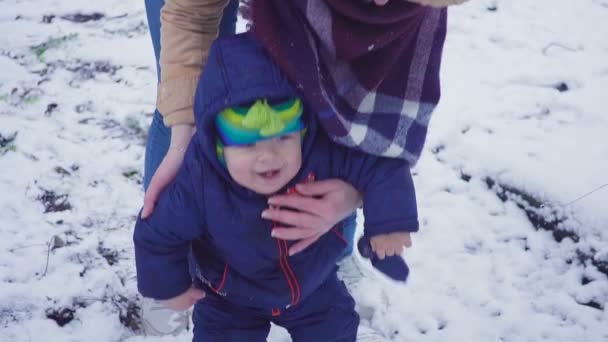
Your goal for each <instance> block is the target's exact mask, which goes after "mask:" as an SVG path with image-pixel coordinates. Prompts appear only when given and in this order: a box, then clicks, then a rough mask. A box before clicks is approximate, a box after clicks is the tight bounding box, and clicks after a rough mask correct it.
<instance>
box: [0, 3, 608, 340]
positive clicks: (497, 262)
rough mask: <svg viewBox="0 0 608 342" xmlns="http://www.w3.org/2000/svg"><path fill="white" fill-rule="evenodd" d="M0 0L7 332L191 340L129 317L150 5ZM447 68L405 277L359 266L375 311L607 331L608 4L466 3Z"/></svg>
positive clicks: (472, 327)
mask: <svg viewBox="0 0 608 342" xmlns="http://www.w3.org/2000/svg"><path fill="white" fill-rule="evenodd" d="M0 6H1V8H2V11H0V32H2V35H1V36H0V70H1V72H0V123H1V124H0V169H1V170H2V172H0V194H1V195H0V340H1V341H100V342H102V341H103V342H105V341H124V340H126V341H130V342H146V341H174V340H177V341H189V340H190V338H191V337H190V335H189V334H183V335H181V336H179V337H178V338H177V339H173V338H164V339H163V338H156V339H155V338H144V337H141V336H139V335H138V334H137V333H136V332H135V331H134V330H133V329H131V328H134V327H135V325H136V323H137V318H136V317H135V316H134V314H135V313H136V312H137V310H136V306H137V305H138V295H137V291H136V284H135V277H134V264H133V253H132V246H131V232H132V227H133V223H134V216H135V214H136V213H137V210H138V209H139V207H140V206H141V203H142V196H143V193H142V189H141V178H142V166H143V144H144V141H145V135H146V129H147V126H148V124H149V121H150V118H151V113H152V111H153V106H154V96H155V85H156V81H155V80H156V71H155V69H154V61H153V53H152V46H151V43H150V39H149V36H148V32H147V27H146V24H145V11H144V8H143V1H135V2H132V1H118V0H112V1H109V0H107V1H103V2H98V1H96V2H90V3H89V2H82V1H75V0H62V1H59V0H36V1H34V0H2V1H0ZM79 15H80V16H79ZM442 82H443V83H442V89H443V98H442V102H441V104H440V106H439V107H438V109H437V111H436V113H435V116H434V118H433V120H432V125H431V130H430V136H429V139H428V142H427V145H426V151H425V153H424V156H423V157H422V159H421V161H420V163H419V164H418V165H417V167H416V169H415V170H414V171H415V173H416V177H415V181H416V186H417V190H418V200H419V207H420V213H421V216H422V217H421V222H422V224H423V226H422V228H421V230H420V232H419V233H418V234H416V236H415V241H414V247H413V248H412V249H410V250H408V251H407V252H406V254H405V256H406V258H407V260H408V262H409V264H410V267H411V269H412V273H411V276H410V280H409V282H408V285H407V286H402V285H395V284H392V283H390V282H388V281H387V280H385V279H383V278H380V277H379V276H377V275H375V274H373V271H372V270H371V268H370V267H369V266H368V265H367V264H365V263H364V264H363V267H364V268H365V271H366V272H368V273H370V277H368V278H365V279H363V280H362V282H361V283H360V284H359V285H358V286H356V287H355V288H354V291H353V295H354V296H355V298H356V299H357V301H358V303H359V305H360V307H361V313H362V316H363V318H364V320H365V324H366V325H370V326H372V327H374V328H375V329H377V330H379V331H381V332H382V333H383V334H384V335H385V336H386V337H387V338H389V339H392V340H394V341H445V340H450V341H484V342H485V341H513V342H520V341H543V340H546V341H568V342H570V341H593V342H601V341H608V313H607V306H608V277H607V273H608V206H607V205H606V203H608V185H607V184H608V138H606V131H607V130H608V115H607V114H608V111H607V110H606V109H605V107H606V104H608V1H607V0H578V1H572V0H534V1H530V0H508V1H506V0H504V1H498V0H496V1H491V0H476V1H471V2H469V3H467V4H465V5H463V6H460V7H457V8H454V9H452V10H451V12H450V18H449V32H448V40H447V42H446V47H445V53H444V64H443V69H442ZM585 195H586V196H585ZM285 339H286V334H285V332H284V331H282V330H281V329H277V328H273V330H272V332H271V337H270V341H274V342H278V341H283V340H285Z"/></svg>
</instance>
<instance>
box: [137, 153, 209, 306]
mask: <svg viewBox="0 0 608 342" xmlns="http://www.w3.org/2000/svg"><path fill="white" fill-rule="evenodd" d="M195 150H196V146H194V145H193V144H191V145H190V147H189V148H188V151H187V152H186V156H185V161H184V163H183V164H182V166H181V168H180V170H179V172H178V174H177V177H176V178H175V179H174V180H173V182H172V183H170V184H169V186H167V188H166V189H165V190H164V191H163V192H162V193H161V195H160V197H159V199H158V203H157V204H156V208H155V209H154V212H153V213H152V215H150V216H149V217H148V218H146V219H142V218H141V217H138V219H137V223H136V225H135V231H134V234H133V241H134V244H135V261H136V267H137V285H138V289H139V292H140V293H141V294H142V295H144V296H146V297H152V298H155V299H170V298H173V297H176V296H178V295H180V294H182V293H184V292H186V290H188V289H189V288H190V286H191V284H192V278H191V276H190V273H189V271H188V253H189V251H190V241H192V240H193V239H195V238H196V237H198V236H200V235H201V234H202V232H203V227H204V218H203V211H202V210H201V205H200V204H199V203H201V199H202V194H201V193H202V188H203V186H202V179H203V175H202V174H201V172H202V171H201V167H200V165H199V163H198V161H197V160H196V153H195Z"/></svg>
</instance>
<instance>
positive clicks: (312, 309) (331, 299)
mask: <svg viewBox="0 0 608 342" xmlns="http://www.w3.org/2000/svg"><path fill="white" fill-rule="evenodd" d="M274 322H275V323H276V324H278V325H281V326H283V327H284V328H286V329H287V330H288V331H289V334H290V335H291V338H292V340H293V341H294V342H308V341H324V342H326V341H327V342H354V341H355V340H356V339H357V328H358V327H359V315H358V314H357V312H356V311H355V301H354V300H353V298H352V297H351V296H350V294H349V293H348V290H347V289H346V286H344V283H343V282H342V281H340V280H338V278H337V277H336V275H335V274H334V275H332V276H331V277H330V278H329V279H328V280H327V281H326V282H325V284H324V285H322V286H321V287H320V288H319V289H318V290H317V291H315V292H314V293H313V294H312V295H311V296H310V297H309V298H307V299H306V300H305V301H304V302H302V303H301V304H298V307H295V308H293V311H292V312H290V311H287V312H286V313H285V314H284V316H279V317H278V319H277V320H275V321H274Z"/></svg>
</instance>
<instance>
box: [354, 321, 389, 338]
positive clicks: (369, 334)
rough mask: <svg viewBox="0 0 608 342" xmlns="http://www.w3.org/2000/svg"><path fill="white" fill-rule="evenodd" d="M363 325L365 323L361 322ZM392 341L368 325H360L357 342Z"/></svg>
mask: <svg viewBox="0 0 608 342" xmlns="http://www.w3.org/2000/svg"><path fill="white" fill-rule="evenodd" d="M361 323H363V322H361ZM388 341H390V339H388V338H386V337H385V336H384V335H382V334H381V333H380V332H379V331H378V330H375V329H373V328H371V327H368V326H367V325H362V324H359V329H358V330H357V342H388Z"/></svg>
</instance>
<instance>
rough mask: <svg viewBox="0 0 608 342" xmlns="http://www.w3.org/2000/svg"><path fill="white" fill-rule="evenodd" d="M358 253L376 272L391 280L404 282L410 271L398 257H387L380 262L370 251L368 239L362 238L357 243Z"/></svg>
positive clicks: (370, 246)
mask: <svg viewBox="0 0 608 342" xmlns="http://www.w3.org/2000/svg"><path fill="white" fill-rule="evenodd" d="M357 249H359V253H361V256H363V257H364V258H366V259H370V261H371V262H372V266H374V267H375V268H376V269H377V270H378V271H380V272H382V273H384V274H385V275H387V276H389V277H390V278H391V279H394V280H397V281H403V282H405V281H406V280H407V276H408V275H409V274H410V269H409V267H407V264H406V263H405V260H403V258H402V257H401V256H400V255H393V256H387V257H386V258H384V259H383V260H380V259H379V258H378V256H377V255H376V253H375V252H374V251H373V250H372V245H371V244H370V241H369V238H368V237H367V236H362V237H361V238H360V239H359V242H358V243H357Z"/></svg>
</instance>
